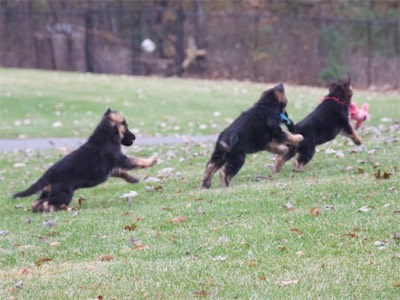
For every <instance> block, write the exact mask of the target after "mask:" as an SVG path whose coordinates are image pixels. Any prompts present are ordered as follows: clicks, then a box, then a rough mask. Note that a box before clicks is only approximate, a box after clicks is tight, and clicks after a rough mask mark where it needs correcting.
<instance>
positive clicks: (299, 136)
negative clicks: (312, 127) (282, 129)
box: [293, 134, 304, 143]
mask: <svg viewBox="0 0 400 300" xmlns="http://www.w3.org/2000/svg"><path fill="white" fill-rule="evenodd" d="M293 139H294V141H295V142H296V143H300V142H301V141H302V140H304V137H303V136H302V135H301V134H294V135H293Z"/></svg>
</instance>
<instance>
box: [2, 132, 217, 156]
mask: <svg viewBox="0 0 400 300" xmlns="http://www.w3.org/2000/svg"><path fill="white" fill-rule="evenodd" d="M216 139H217V137H216V136H205V135H198V136H189V137H185V136H163V137H139V138H138V139H137V140H136V141H135V143H134V145H163V144H164V145H171V144H179V143H198V142H214V141H215V140H216ZM85 141H86V139H80V138H37V139H20V140H0V152H6V151H17V150H26V149H35V150H45V149H52V148H57V147H67V148H71V149H75V148H78V147H79V146H81V145H82V144H83V143H84V142H85Z"/></svg>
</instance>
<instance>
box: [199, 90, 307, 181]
mask: <svg viewBox="0 0 400 300" xmlns="http://www.w3.org/2000/svg"><path fill="white" fill-rule="evenodd" d="M286 104H287V99H286V96H285V91H284V87H283V85H282V84H279V85H277V86H275V87H274V88H272V89H269V90H267V91H265V92H264V93H263V94H262V95H261V97H260V99H259V100H258V101H257V102H256V103H255V104H254V105H253V107H251V108H250V109H249V110H247V111H245V112H243V113H242V114H241V115H240V116H239V117H238V118H237V119H236V120H235V121H234V122H233V123H232V124H231V125H230V126H229V127H228V128H226V129H225V130H224V131H223V132H222V133H221V134H220V135H219V137H218V140H217V142H216V144H215V149H214V152H213V153H212V156H211V159H210V160H209V161H208V163H207V166H206V170H205V175H204V179H203V183H202V186H201V187H202V188H206V189H208V188H210V187H211V181H212V178H213V176H214V174H215V173H216V172H217V171H218V170H219V169H220V168H222V170H221V173H220V182H221V185H222V186H224V187H227V186H229V183H230V181H231V179H232V178H233V177H234V176H235V175H236V174H237V173H238V172H239V170H240V169H241V168H242V166H243V164H244V161H245V159H246V154H248V153H255V152H258V151H264V150H267V151H270V152H272V153H275V154H278V155H281V156H282V155H284V154H286V153H287V152H288V147H287V146H286V144H291V145H297V144H298V143H299V142H300V141H302V140H303V137H302V135H300V134H294V135H293V134H291V133H290V132H284V131H283V130H282V129H281V127H280V122H281V115H284V114H285V113H286V111H285V107H286Z"/></svg>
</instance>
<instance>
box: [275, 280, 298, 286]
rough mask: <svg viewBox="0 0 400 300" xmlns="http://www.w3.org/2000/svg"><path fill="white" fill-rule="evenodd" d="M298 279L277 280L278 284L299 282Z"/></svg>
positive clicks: (284, 284)
mask: <svg viewBox="0 0 400 300" xmlns="http://www.w3.org/2000/svg"><path fill="white" fill-rule="evenodd" d="M299 281H300V279H292V280H282V281H279V282H278V284H279V285H280V286H286V285H295V284H297V283H299Z"/></svg>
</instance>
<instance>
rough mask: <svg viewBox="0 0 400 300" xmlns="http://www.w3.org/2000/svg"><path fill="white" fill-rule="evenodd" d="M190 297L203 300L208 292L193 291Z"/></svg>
mask: <svg viewBox="0 0 400 300" xmlns="http://www.w3.org/2000/svg"><path fill="white" fill-rule="evenodd" d="M192 295H194V296H195V297H197V298H203V297H207V296H208V292H207V291H205V290H200V291H194V292H192Z"/></svg>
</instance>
